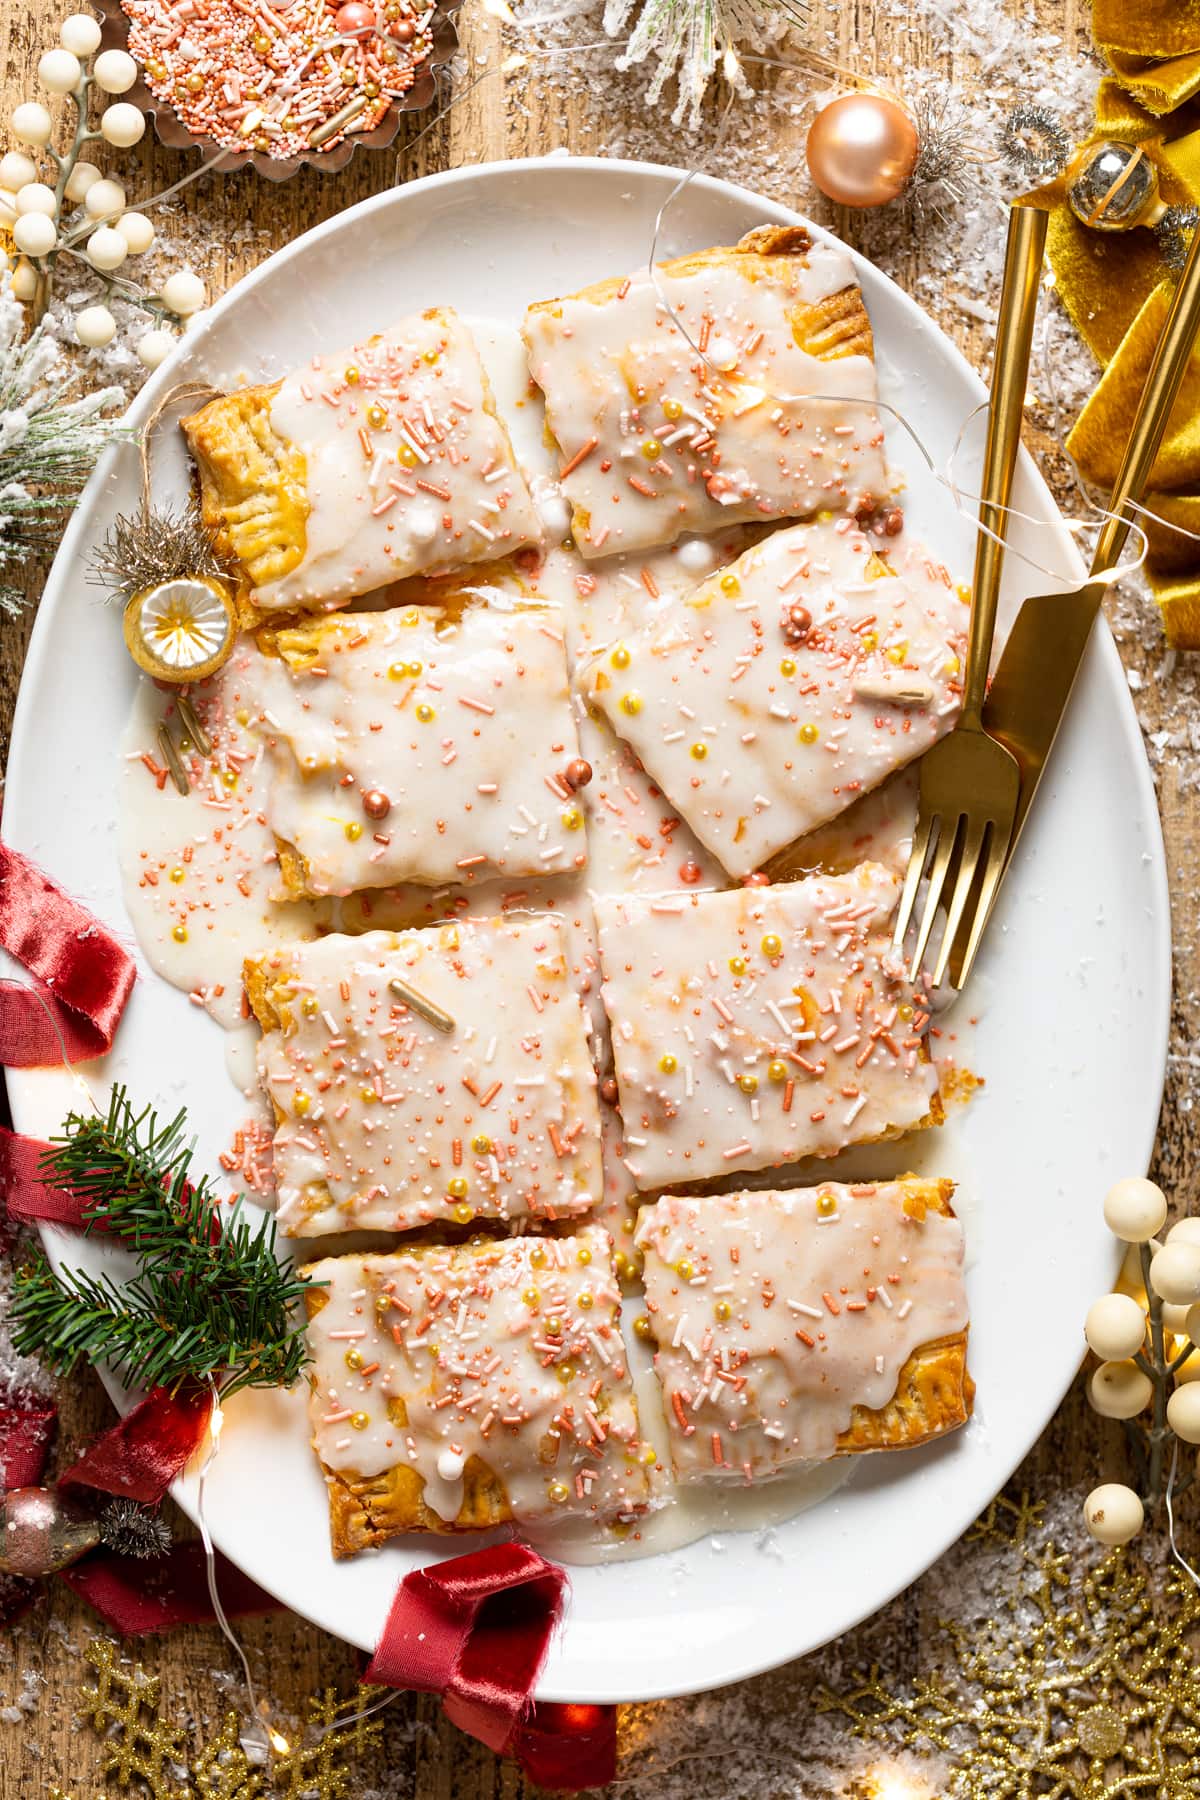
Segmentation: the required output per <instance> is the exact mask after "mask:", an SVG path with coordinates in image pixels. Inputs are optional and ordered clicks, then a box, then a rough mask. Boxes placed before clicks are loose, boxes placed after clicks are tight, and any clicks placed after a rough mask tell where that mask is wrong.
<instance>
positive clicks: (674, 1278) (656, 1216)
mask: <svg viewBox="0 0 1200 1800" xmlns="http://www.w3.org/2000/svg"><path fill="white" fill-rule="evenodd" d="M953 1192H954V1188H953V1184H952V1183H951V1182H949V1181H926V1180H919V1179H917V1178H916V1177H915V1176H905V1177H904V1178H902V1179H901V1180H899V1181H886V1182H878V1183H866V1184H863V1185H860V1186H853V1187H846V1186H842V1185H841V1184H839V1183H837V1182H825V1183H823V1184H822V1185H821V1186H820V1187H817V1188H794V1189H790V1190H786V1191H781V1192H771V1191H761V1190H760V1191H756V1192H753V1193H736V1194H722V1195H720V1196H713V1197H710V1198H704V1199H681V1198H679V1197H677V1196H676V1195H673V1194H670V1195H666V1196H664V1198H662V1199H661V1200H659V1201H657V1202H656V1204H655V1205H653V1206H649V1207H644V1208H643V1209H642V1212H641V1214H640V1216H639V1220H638V1230H637V1243H638V1246H639V1248H640V1249H641V1250H642V1252H643V1254H644V1257H645V1274H644V1281H645V1287H646V1311H647V1315H648V1317H649V1321H650V1327H651V1333H652V1335H653V1338H654V1340H655V1343H656V1345H657V1351H656V1355H655V1359H654V1361H655V1370H656V1373H657V1375H658V1379H659V1381H660V1382H661V1384H662V1390H663V1399H664V1403H665V1408H664V1410H665V1412H666V1418H667V1425H668V1430H669V1435H670V1444H671V1460H672V1463H673V1465H674V1469H675V1474H676V1476H677V1478H678V1479H679V1480H680V1481H688V1482H691V1481H713V1480H742V1481H758V1480H761V1479H763V1478H765V1477H768V1476H771V1475H774V1474H776V1473H777V1472H778V1471H779V1470H781V1469H785V1468H787V1467H788V1465H789V1464H790V1463H795V1462H800V1461H810V1460H813V1459H824V1458H827V1457H830V1456H846V1455H850V1454H852V1453H854V1452H856V1451H863V1450H904V1449H910V1448H911V1447H912V1446H913V1445H915V1444H922V1443H924V1442H926V1440H927V1439H929V1438H934V1437H940V1436H942V1435H943V1434H944V1433H945V1432H948V1431H953V1430H955V1429H956V1427H958V1426H960V1425H962V1424H964V1423H965V1421H966V1420H967V1419H968V1418H969V1417H970V1413H971V1407H972V1402H973V1399H974V1391H975V1390H974V1383H973V1382H972V1380H971V1378H970V1376H969V1374H968V1373H967V1300H966V1292H965V1289H964V1286H963V1274H962V1266H963V1235H962V1228H961V1226H960V1225H959V1223H958V1221H957V1219H956V1218H955V1217H954V1214H953V1212H952V1210H951V1206H950V1200H951V1196H952V1194H953Z"/></svg>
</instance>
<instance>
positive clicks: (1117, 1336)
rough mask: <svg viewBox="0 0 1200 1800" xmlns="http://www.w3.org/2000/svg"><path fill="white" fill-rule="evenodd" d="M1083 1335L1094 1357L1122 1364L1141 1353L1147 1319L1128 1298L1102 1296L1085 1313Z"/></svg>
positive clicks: (1126, 1295)
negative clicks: (1127, 1358)
mask: <svg viewBox="0 0 1200 1800" xmlns="http://www.w3.org/2000/svg"><path fill="white" fill-rule="evenodd" d="M1083 1333H1084V1336H1085V1337H1086V1338H1087V1341H1088V1344H1089V1345H1090V1347H1091V1348H1092V1349H1093V1350H1094V1351H1095V1352H1096V1355H1097V1356H1102V1357H1105V1358H1106V1359H1107V1360H1109V1361H1111V1362H1121V1361H1122V1360H1123V1359H1124V1358H1125V1357H1127V1356H1133V1355H1135V1354H1136V1352H1137V1351H1139V1350H1140V1349H1141V1347H1142V1343H1143V1340H1144V1339H1145V1336H1146V1315H1145V1313H1144V1312H1143V1311H1142V1309H1141V1307H1140V1306H1139V1305H1138V1303H1137V1301H1136V1300H1131V1299H1130V1297H1129V1295H1128V1294H1102V1295H1101V1297H1100V1299H1099V1300H1096V1301H1094V1302H1093V1304H1092V1306H1091V1307H1090V1308H1089V1309H1088V1316H1087V1319H1086V1320H1085V1322H1084V1327H1083Z"/></svg>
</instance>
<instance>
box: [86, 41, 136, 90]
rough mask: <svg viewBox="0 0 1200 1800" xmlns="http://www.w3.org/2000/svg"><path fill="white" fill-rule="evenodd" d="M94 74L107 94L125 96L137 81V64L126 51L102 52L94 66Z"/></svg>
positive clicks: (98, 85)
mask: <svg viewBox="0 0 1200 1800" xmlns="http://www.w3.org/2000/svg"><path fill="white" fill-rule="evenodd" d="M92 74H93V75H94V76H95V77H96V85H97V87H101V88H103V89H104V92H105V93H106V94H123V93H124V92H125V91H126V89H127V88H131V87H132V86H133V84H134V82H135V81H136V80H137V64H136V63H135V62H134V60H133V58H132V56H130V55H129V53H128V51H126V50H102V51H101V52H100V54H99V56H98V57H97V58H96V60H95V62H94V63H93V64H92Z"/></svg>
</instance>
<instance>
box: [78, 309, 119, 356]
mask: <svg viewBox="0 0 1200 1800" xmlns="http://www.w3.org/2000/svg"><path fill="white" fill-rule="evenodd" d="M116 329H117V321H116V320H115V319H114V318H113V316H112V314H111V313H110V312H109V310H108V308H107V306H85V307H84V309H83V311H82V312H80V313H77V314H76V317H75V336H76V337H77V338H78V339H79V341H80V343H81V344H86V345H87V347H88V349H89V350H102V349H103V348H104V346H105V344H108V343H111V342H112V338H113V335H114V333H115V332H116Z"/></svg>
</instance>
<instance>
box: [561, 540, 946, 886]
mask: <svg viewBox="0 0 1200 1800" xmlns="http://www.w3.org/2000/svg"><path fill="white" fill-rule="evenodd" d="M876 544H877V540H875V541H874V542H873V540H872V539H871V538H869V537H867V536H866V535H865V534H864V533H863V532H862V531H860V530H858V529H857V528H856V527H855V526H854V524H853V521H851V520H849V519H846V518H842V519H839V520H832V519H828V518H826V519H824V520H822V521H820V522H816V523H813V524H808V525H794V526H790V527H788V528H787V529H785V530H783V531H777V532H775V533H774V534H773V535H772V536H770V537H768V538H765V539H764V540H763V541H762V542H760V543H759V544H756V545H755V546H754V547H753V548H752V549H750V550H747V551H746V552H745V553H744V554H743V555H741V556H739V557H738V558H737V560H736V561H735V562H733V563H731V564H730V566H729V567H728V568H727V569H725V570H723V571H722V572H720V573H719V574H714V575H712V576H710V577H709V578H708V579H707V580H705V581H703V582H701V583H700V585H699V586H698V587H695V588H693V589H691V590H690V591H688V592H686V593H682V594H681V593H679V592H678V591H677V590H676V591H674V592H671V591H667V592H664V593H661V594H660V595H659V596H658V598H657V599H650V598H649V597H648V596H647V595H646V594H645V593H643V594H642V595H641V596H638V597H629V598H627V601H626V607H625V615H626V616H625V620H624V621H623V624H622V627H621V628H620V629H619V630H618V631H617V632H615V633H614V634H613V636H612V637H611V638H610V640H609V641H608V642H607V643H606V644H602V645H600V646H598V649H597V652H596V653H595V654H594V656H593V658H592V660H591V661H590V662H589V663H588V664H587V666H586V667H585V668H584V669H582V670H580V671H578V672H577V680H578V681H579V684H580V686H581V688H582V691H583V693H584V694H585V696H586V697H587V699H588V700H589V701H591V702H592V703H593V704H595V705H597V706H599V707H600V708H601V709H602V710H603V712H604V713H605V714H606V716H607V717H608V719H609V721H610V722H611V724H612V725H613V727H614V729H615V730H617V731H618V732H619V733H620V734H621V735H622V736H623V737H625V738H626V739H627V740H628V742H629V743H630V744H631V745H632V746H633V749H634V750H635V751H636V753H637V755H638V756H639V757H640V758H641V760H642V762H643V763H644V764H645V766H646V768H647V769H648V770H649V771H650V773H651V774H652V775H653V776H654V777H655V778H656V779H657V780H658V782H659V783H660V784H661V786H662V788H663V790H664V791H665V792H666V793H667V794H668V795H669V797H670V798H671V800H672V801H673V802H674V804H675V807H676V810H677V811H678V812H679V813H680V814H681V815H682V817H683V818H684V819H685V820H686V821H687V823H688V825H690V826H691V828H692V830H693V831H694V832H695V834H696V836H697V837H698V838H699V839H700V841H701V843H703V844H704V845H705V847H706V848H707V849H708V850H710V851H711V852H712V853H713V855H715V856H717V857H719V858H720V860H721V862H722V863H723V864H724V866H725V868H726V869H727V870H728V871H729V873H730V874H731V875H748V874H750V873H751V871H752V870H754V869H757V868H759V867H761V866H762V864H763V863H765V862H766V861H767V860H768V859H769V858H770V857H772V856H774V855H775V854H776V853H777V852H778V851H780V850H782V849H784V848H785V847H786V846H787V845H789V844H791V843H794V842H795V840H796V839H797V838H799V837H801V836H803V834H804V833H805V832H808V831H811V830H813V828H814V827H815V826H817V825H821V824H823V823H824V822H825V821H826V820H828V819H831V818H833V817H835V816H836V815H837V814H838V813H840V812H842V811H843V810H844V809H845V808H846V807H848V806H850V805H851V804H852V803H853V802H854V801H855V800H857V799H858V798H859V796H860V795H861V794H864V793H867V792H869V791H870V790H871V789H872V788H875V787H877V786H878V785H879V784H880V782H882V781H884V780H885V779H886V778H887V776H888V775H890V774H891V773H892V772H893V771H894V770H895V769H898V768H900V767H902V766H903V765H904V764H905V763H908V762H910V761H912V759H913V758H914V757H917V756H920V755H921V754H922V753H923V752H924V751H926V750H927V749H928V748H929V747H930V745H931V744H933V743H934V742H935V741H936V740H937V739H938V738H939V737H941V736H942V735H943V733H944V732H946V731H948V730H949V729H950V727H951V726H952V725H953V723H954V720H955V718H956V716H957V713H958V705H959V699H960V696H961V680H960V661H959V652H960V650H961V648H962V634H963V632H964V630H965V627H966V622H967V608H966V606H965V604H964V603H963V601H962V600H961V599H960V598H959V596H958V594H957V593H956V591H955V589H954V588H953V586H952V584H951V581H950V577H949V575H948V574H947V572H946V570H945V569H944V568H943V567H942V566H941V565H940V564H939V563H937V562H936V561H935V560H934V559H933V558H932V557H931V556H930V555H929V553H928V551H926V550H924V549H923V548H922V547H921V546H920V545H919V544H915V543H910V544H906V545H904V546H903V547H899V548H896V549H895V550H891V549H889V551H888V552H887V553H886V554H884V555H881V554H879V553H878V550H877V548H876Z"/></svg>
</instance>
